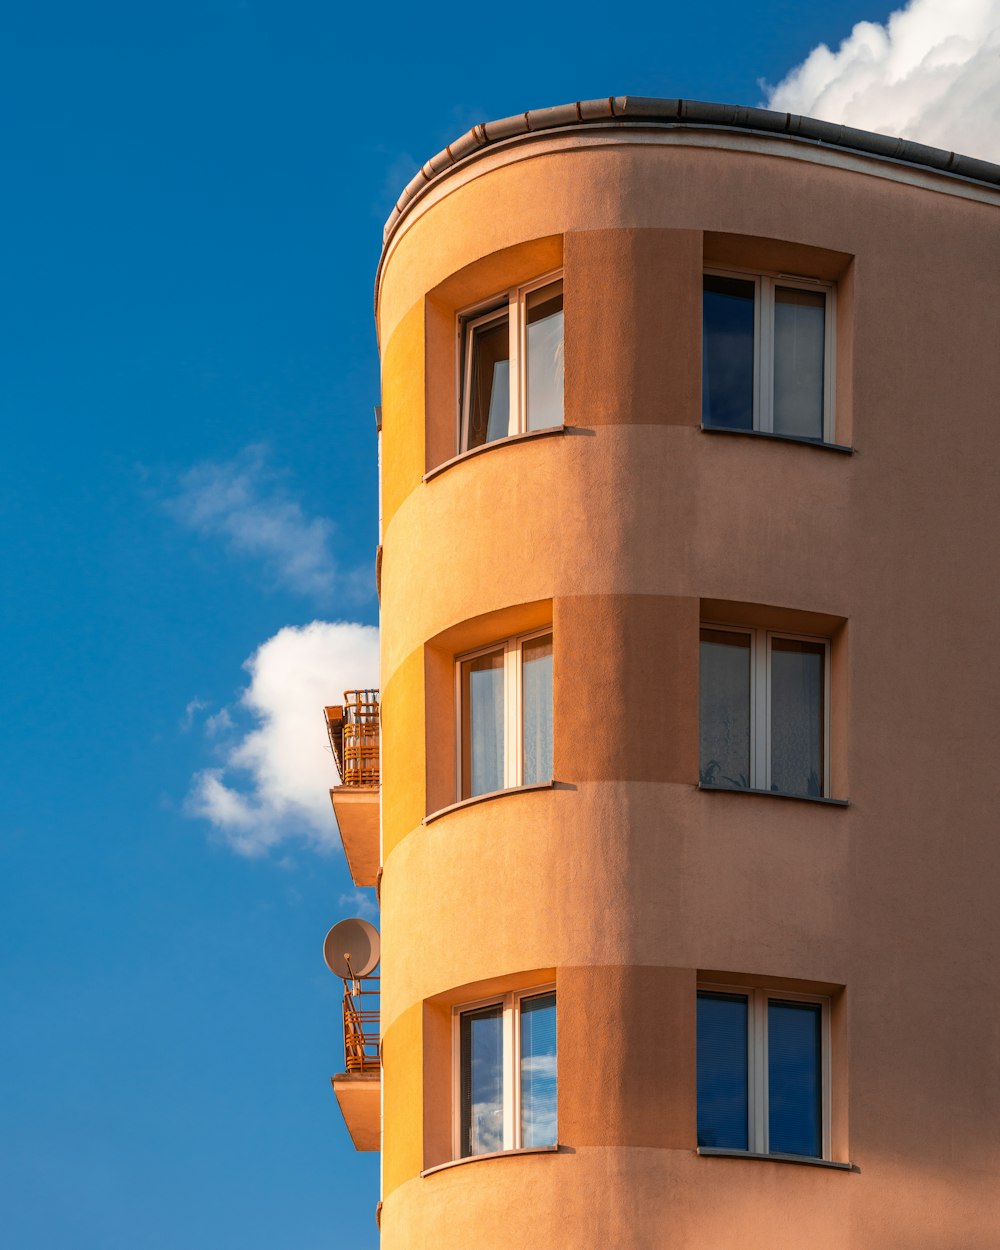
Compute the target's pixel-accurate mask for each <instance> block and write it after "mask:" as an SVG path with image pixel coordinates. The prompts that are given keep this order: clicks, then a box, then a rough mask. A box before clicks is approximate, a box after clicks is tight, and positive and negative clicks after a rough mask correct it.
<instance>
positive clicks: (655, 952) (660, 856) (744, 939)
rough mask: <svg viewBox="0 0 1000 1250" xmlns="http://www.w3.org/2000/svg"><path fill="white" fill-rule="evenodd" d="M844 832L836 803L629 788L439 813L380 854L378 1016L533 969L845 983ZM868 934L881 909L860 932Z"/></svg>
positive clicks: (519, 796)
mask: <svg viewBox="0 0 1000 1250" xmlns="http://www.w3.org/2000/svg"><path fill="white" fill-rule="evenodd" d="M849 831H850V812H849V810H848V811H845V810H844V809H842V808H836V807H829V806H826V805H823V804H815V803H807V802H798V801H795V800H787V799H786V800H782V799H771V798H768V797H766V796H765V797H757V796H753V795H746V794H735V795H729V794H725V793H715V792H712V793H704V792H700V791H698V790H697V788H696V787H694V786H692V785H663V784H654V783H640V782H621V783H617V784H612V783H595V782H589V783H588V782H581V783H580V784H579V785H576V786H570V787H569V788H565V789H555V790H536V791H527V792H520V793H518V792H512V793H510V794H506V795H503V796H501V797H499V798H496V799H491V800H487V801H486V802H482V803H477V804H473V805H472V806H469V807H465V808H461V809H458V810H456V811H453V812H450V813H448V814H447V815H445V816H442V817H440V818H439V819H437V820H435V821H433V822H432V823H431V824H429V825H425V826H421V827H419V828H417V829H415V831H414V832H412V833H411V834H410V835H409V836H408V837H405V838H403V839H402V840H401V841H400V842H399V843H398V844H397V846H396V848H395V850H394V851H392V852H391V853H390V854H389V855H388V856H387V858H386V863H385V867H384V871H383V878H382V908H383V918H382V919H383V939H384V940H383V967H382V974H383V983H382V984H383V996H382V1012H383V1019H384V1020H385V1021H386V1023H387V1024H391V1022H392V1020H394V1019H395V1017H396V1015H398V1014H399V1013H400V1012H401V1011H403V1010H405V1009H406V1008H407V1007H409V1006H410V1005H411V1004H413V1003H414V1002H418V1001H422V1000H423V999H425V998H431V997H433V996H434V995H437V994H441V993H444V992H446V991H448V990H450V989H451V988H453V987H454V986H459V985H471V984H475V983H476V982H480V981H485V980H487V979H489V978H491V977H496V976H500V975H503V974H505V973H512V972H517V971H519V970H521V969H525V968H537V967H555V968H560V967H564V966H566V965H575V966H591V965H605V964H609V965H610V964H642V965H651V966H657V965H660V966H669V967H680V968H695V967H702V968H718V969H727V970H731V971H738V972H751V973H755V972H759V973H763V974H765V975H768V974H769V975H772V976H776V975H784V976H788V977H796V978H800V979H806V980H811V981H822V982H829V983H834V984H843V983H845V982H846V981H847V979H848V972H849V971H850V957H851V951H852V949H853V948H852V945H851V940H852V939H851V930H850V927H849V923H848V913H847V910H846V897H845V896H846V890H847V886H848V883H849V881H850V867H851V858H850V850H851V847H850V840H849ZM882 923H883V915H882V913H878V914H877V916H876V917H875V924H874V925H873V928H874V929H875V931H877V932H880V931H881V929H880V926H881V924H882ZM885 923H886V924H888V923H889V921H888V920H887V919H886V920H885ZM473 934H474V935H475V941H472V940H470V936H471V935H473Z"/></svg>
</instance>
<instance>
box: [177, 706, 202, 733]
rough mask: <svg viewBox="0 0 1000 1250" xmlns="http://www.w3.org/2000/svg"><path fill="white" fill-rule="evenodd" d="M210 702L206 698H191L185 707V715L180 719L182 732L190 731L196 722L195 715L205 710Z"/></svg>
mask: <svg viewBox="0 0 1000 1250" xmlns="http://www.w3.org/2000/svg"><path fill="white" fill-rule="evenodd" d="M207 707H208V704H207V703H206V702H205V700H204V699H191V700H190V702H189V703H188V705H187V706H186V707H185V709H184V715H183V716H182V717H181V720H180V731H181V733H182V734H186V733H189V732H190V730H191V727H192V725H193V724H194V722H195V717H196V716H197V715H198V713H199V712H201V711H204V709H205V708H207Z"/></svg>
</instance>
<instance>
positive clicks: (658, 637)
mask: <svg viewBox="0 0 1000 1250" xmlns="http://www.w3.org/2000/svg"><path fill="white" fill-rule="evenodd" d="M698 607H699V602H698V600H697V599H669V598H666V597H664V596H660V595H655V596H654V595H593V596H583V595H570V596H567V597H566V598H565V599H557V600H556V602H555V612H554V628H553V638H554V653H553V668H552V671H553V686H554V691H553V725H554V743H555V759H554V764H553V770H554V773H555V776H556V778H557V779H558V780H559V781H573V782H576V781H590V780H605V779H607V780H612V781H624V780H627V779H633V780H635V781H686V782H693V781H697V779H698V618H699V613H698Z"/></svg>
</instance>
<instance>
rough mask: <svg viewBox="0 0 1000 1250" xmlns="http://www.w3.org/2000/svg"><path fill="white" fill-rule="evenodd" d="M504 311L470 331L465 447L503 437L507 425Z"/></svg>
mask: <svg viewBox="0 0 1000 1250" xmlns="http://www.w3.org/2000/svg"><path fill="white" fill-rule="evenodd" d="M508 321H509V318H508V317H507V315H506V314H504V315H503V316H501V317H498V318H497V319H496V320H494V321H489V322H487V323H486V324H485V325H481V326H477V327H476V328H475V329H473V330H472V332H471V338H472V342H471V345H470V346H469V350H470V351H471V352H472V362H471V367H470V374H469V394H468V401H467V402H468V405H469V412H468V417H467V426H466V443H465V446H466V450H468V448H470V447H481V446H482V445H483V443H492V442H493V441H494V440H495V439H498V438H506V437H507V434H508V433H509V427H510V335H509V331H508Z"/></svg>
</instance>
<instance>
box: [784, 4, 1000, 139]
mask: <svg viewBox="0 0 1000 1250" xmlns="http://www.w3.org/2000/svg"><path fill="white" fill-rule="evenodd" d="M766 106H767V107H768V108H772V109H777V110H779V111H781V112H788V113H802V114H805V115H806V116H808V117H819V118H823V119H825V120H827V121H834V122H842V123H844V124H845V125H849V126H857V127H860V128H861V129H863V130H875V131H878V132H880V133H882V134H888V135H899V136H901V137H902V138H904V139H914V140H916V141H917V142H919V143H926V144H930V145H931V146H933V147H939V148H945V149H946V150H949V151H955V152H961V153H962V154H963V155H966V156H977V157H980V158H982V159H984V160H992V161H1000V0H910V3H909V4H907V5H906V6H905V7H903V8H902V9H900V10H899V11H897V12H895V13H893V14H891V15H890V17H889V20H888V21H887V23H886V24H885V26H882V25H879V24H878V23H875V22H859V23H858V24H857V25H856V26H855V27H854V29H853V31H852V32H851V34H850V35H849V37H848V38H847V39H845V40H844V41H843V42H842V43H841V45H840V47H839V48H838V50H837V51H836V52H831V51H830V49H829V48H828V47H827V46H826V45H825V44H820V45H819V47H817V48H814V49H813V50H812V52H811V53H810V54H809V56H808V57H807V58H806V59H805V61H804V62H803V63H802V64H801V65H799V66H798V67H797V68H795V69H793V70H792V71H791V72H790V73H789V74H788V75H787V76H786V77H785V79H784V80H783V81H782V82H780V83H779V84H778V86H777V87H774V88H769V89H768V99H767V101H766Z"/></svg>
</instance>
